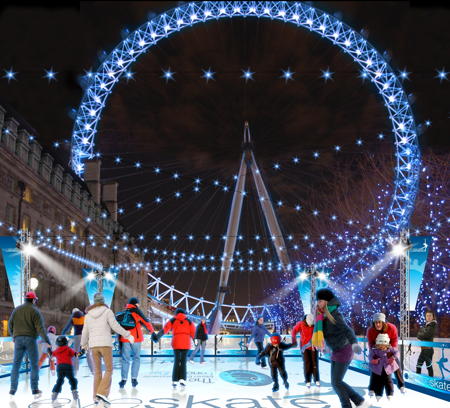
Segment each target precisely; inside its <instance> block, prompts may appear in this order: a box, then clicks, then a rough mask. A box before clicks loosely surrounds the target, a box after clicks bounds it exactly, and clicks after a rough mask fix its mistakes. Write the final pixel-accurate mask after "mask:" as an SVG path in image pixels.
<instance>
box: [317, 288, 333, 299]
mask: <svg viewBox="0 0 450 408" xmlns="http://www.w3.org/2000/svg"><path fill="white" fill-rule="evenodd" d="M316 297H317V300H326V301H327V302H329V301H330V300H331V299H333V298H334V293H333V292H332V290H331V289H328V288H323V289H319V290H318V291H317V293H316Z"/></svg>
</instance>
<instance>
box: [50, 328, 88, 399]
mask: <svg viewBox="0 0 450 408" xmlns="http://www.w3.org/2000/svg"><path fill="white" fill-rule="evenodd" d="M56 345H57V346H58V347H57V348H56V350H55V351H53V355H54V356H55V358H56V372H57V374H58V377H57V379H56V384H55V386H54V387H53V390H52V403H53V404H55V403H56V400H57V398H58V394H59V393H60V392H61V389H62V385H63V384H64V379H65V378H67V380H68V381H69V384H70V390H71V391H72V397H73V406H77V405H78V400H79V397H78V390H77V385H78V380H77V379H76V378H75V375H74V371H73V365H72V358H73V357H79V356H81V355H82V354H83V352H79V353H77V352H76V351H75V350H74V349H73V348H71V347H69V346H68V341H67V337H66V336H59V337H58V338H57V339H56Z"/></svg>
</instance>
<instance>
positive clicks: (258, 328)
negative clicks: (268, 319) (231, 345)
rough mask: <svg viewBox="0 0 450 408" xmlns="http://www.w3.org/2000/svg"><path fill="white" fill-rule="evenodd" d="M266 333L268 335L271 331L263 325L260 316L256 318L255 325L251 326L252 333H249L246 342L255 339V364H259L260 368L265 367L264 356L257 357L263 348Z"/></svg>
mask: <svg viewBox="0 0 450 408" xmlns="http://www.w3.org/2000/svg"><path fill="white" fill-rule="evenodd" d="M266 335H267V336H269V337H270V335H271V333H270V332H269V330H267V329H266V327H265V326H264V317H263V316H261V317H259V318H258V320H257V321H256V323H255V325H254V326H253V329H252V334H251V336H250V338H249V339H248V344H250V343H251V342H252V340H253V339H255V340H254V341H255V345H256V347H257V348H258V352H257V354H256V359H255V364H256V365H261V367H262V368H264V367H267V364H266V358H265V357H264V356H263V357H262V358H261V357H259V355H260V353H261V352H262V351H263V350H264V337H265V336H266Z"/></svg>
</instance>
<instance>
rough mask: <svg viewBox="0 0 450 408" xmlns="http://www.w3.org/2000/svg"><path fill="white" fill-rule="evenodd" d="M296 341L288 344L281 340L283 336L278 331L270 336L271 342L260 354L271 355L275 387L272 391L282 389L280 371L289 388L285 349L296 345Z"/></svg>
mask: <svg viewBox="0 0 450 408" xmlns="http://www.w3.org/2000/svg"><path fill="white" fill-rule="evenodd" d="M295 345H296V343H294V342H293V343H291V344H287V343H285V342H283V341H281V336H280V335H279V334H278V333H273V334H272V335H271V336H270V343H269V344H268V345H267V346H266V348H265V349H264V350H263V351H262V352H261V353H259V354H258V356H259V357H260V358H262V357H264V356H269V366H270V372H271V375H272V381H273V387H272V391H273V392H276V391H278V390H279V389H280V385H279V384H278V373H280V376H281V379H282V380H283V384H284V386H285V387H286V389H287V390H288V389H289V383H288V374H287V371H286V366H285V361H284V354H283V352H284V350H288V349H290V348H291V347H293V346H295Z"/></svg>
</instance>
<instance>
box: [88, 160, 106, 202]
mask: <svg viewBox="0 0 450 408" xmlns="http://www.w3.org/2000/svg"><path fill="white" fill-rule="evenodd" d="M101 166H102V161H101V160H98V159H96V160H88V161H86V162H85V171H84V181H85V182H86V184H87V186H88V189H89V192H90V193H91V194H92V198H93V199H94V201H95V202H96V203H97V204H100V198H101V196H100V193H101V191H100V187H101V186H100V168H101Z"/></svg>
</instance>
